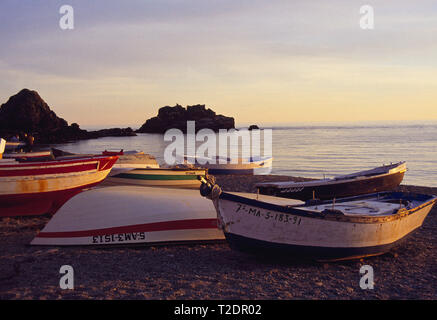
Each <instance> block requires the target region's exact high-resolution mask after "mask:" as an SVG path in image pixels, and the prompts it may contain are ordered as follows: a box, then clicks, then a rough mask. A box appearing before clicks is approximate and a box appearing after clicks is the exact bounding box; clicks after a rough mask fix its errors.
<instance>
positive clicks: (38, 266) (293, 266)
mask: <svg viewBox="0 0 437 320" xmlns="http://www.w3.org/2000/svg"><path fill="white" fill-rule="evenodd" d="M272 180H303V178H292V177H283V176H280V177H278V176H276V177H275V176H253V177H248V176H246V177H244V178H243V179H241V177H238V176H221V177H218V179H217V181H218V183H219V184H220V185H221V186H222V187H223V189H225V190H228V191H254V190H255V189H254V184H255V183H256V182H259V181H272ZM400 189H401V190H408V191H415V192H422V193H429V194H437V188H427V187H414V186H403V185H402V186H401V187H400ZM48 220H49V217H45V216H44V217H20V218H2V219H0V299H196V300H197V299H202V300H203V299H287V300H288V299H436V298H437V250H436V245H437V243H436V236H437V208H434V209H433V210H432V211H431V213H430V214H429V216H428V217H427V219H426V220H425V222H424V225H423V226H422V228H420V229H419V230H418V231H417V232H415V233H414V235H413V236H411V237H410V238H409V239H408V241H406V242H405V243H404V244H403V245H401V246H399V247H398V248H396V249H394V250H393V251H391V252H389V253H387V254H385V255H382V256H378V257H372V258H366V259H363V260H355V261H346V262H335V263H332V262H331V263H321V262H313V261H302V260H293V259H273V260H272V258H267V257H255V256H251V255H248V254H244V253H240V252H238V251H233V250H231V249H230V248H229V247H228V245H227V244H226V242H222V243H215V244H207V245H206V244H202V245H176V246H154V247H147V246H140V247H111V248H101V247H100V248H99V247H41V246H40V247H33V246H29V245H28V244H29V243H30V241H31V240H32V239H33V237H34V236H35V235H36V234H37V232H38V231H39V230H40V229H42V228H43V227H44V225H45V224H46V223H47V221H48ZM366 264H367V265H370V266H372V267H373V269H374V282H375V285H374V289H368V290H363V289H361V288H360V285H359V281H360V277H361V275H360V273H359V270H360V268H361V266H363V265H366ZM62 265H71V266H72V267H73V269H74V289H73V290H63V289H61V288H60V287H59V280H60V278H61V276H62V275H61V274H60V273H59V270H60V267H61V266H62Z"/></svg>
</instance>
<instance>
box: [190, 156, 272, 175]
mask: <svg viewBox="0 0 437 320" xmlns="http://www.w3.org/2000/svg"><path fill="white" fill-rule="evenodd" d="M184 159H185V162H188V163H191V164H195V165H196V166H198V167H202V168H206V169H208V173H209V174H213V175H220V174H238V175H265V174H269V173H270V172H271V171H272V163H273V157H250V158H225V157H220V156H217V157H214V158H208V157H189V156H185V157H184Z"/></svg>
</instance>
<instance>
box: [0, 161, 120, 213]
mask: <svg viewBox="0 0 437 320" xmlns="http://www.w3.org/2000/svg"><path fill="white" fill-rule="evenodd" d="M117 159H118V157H117V156H88V157H77V158H72V159H66V160H53V161H42V162H18V161H11V160H9V159H4V160H0V216H2V217H4V216H22V215H41V214H54V213H55V212H56V210H57V209H59V207H61V206H62V205H63V204H64V203H65V201H67V200H68V199H70V198H71V197H72V196H74V195H75V194H77V193H79V192H80V191H81V190H83V189H84V188H89V187H92V186H95V185H97V184H98V183H100V182H101V181H103V179H105V178H106V176H107V175H108V174H109V172H110V171H111V168H112V166H113V165H114V163H115V162H116V161H117Z"/></svg>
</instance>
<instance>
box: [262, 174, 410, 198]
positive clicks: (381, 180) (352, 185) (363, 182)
mask: <svg viewBox="0 0 437 320" xmlns="http://www.w3.org/2000/svg"><path fill="white" fill-rule="evenodd" d="M404 174H405V172H396V173H393V174H390V175H384V176H379V177H373V178H368V179H367V178H365V179H358V180H354V181H346V182H339V183H335V184H326V185H323V184H322V185H315V186H296V187H293V186H290V188H284V189H281V188H275V187H270V186H266V187H263V186H258V189H259V192H260V193H261V194H265V195H272V196H276V197H283V198H291V199H299V200H310V199H313V197H314V198H315V199H320V200H329V199H334V198H345V197H351V196H358V195H363V194H368V193H375V192H381V191H387V190H393V189H395V188H397V187H398V186H399V185H400V184H401V182H402V180H403V179H404Z"/></svg>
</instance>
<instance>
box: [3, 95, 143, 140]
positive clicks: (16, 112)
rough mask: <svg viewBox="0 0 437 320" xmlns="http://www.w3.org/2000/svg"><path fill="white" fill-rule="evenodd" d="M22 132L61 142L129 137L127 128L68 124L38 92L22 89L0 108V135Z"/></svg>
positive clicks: (129, 130)
mask: <svg viewBox="0 0 437 320" xmlns="http://www.w3.org/2000/svg"><path fill="white" fill-rule="evenodd" d="M24 133H27V134H30V135H32V136H34V137H35V143H63V142H69V141H75V140H83V139H93V138H100V137H106V136H133V135H136V134H135V132H134V131H133V130H132V129H131V128H124V129H120V128H112V129H103V130H99V131H91V132H88V131H87V130H83V129H80V127H79V125H78V124H77V123H73V124H71V125H68V123H67V121H65V120H64V119H62V118H60V117H58V116H57V115H56V113H55V112H53V111H52V110H51V109H50V107H49V106H48V104H47V103H46V102H45V101H44V100H43V99H42V98H41V97H40V95H39V94H38V92H36V91H32V90H29V89H23V90H21V91H20V92H18V93H17V94H16V95H14V96H12V97H10V98H9V100H8V101H7V102H6V103H4V104H3V105H1V107H0V136H2V137H5V138H8V137H11V136H13V135H16V134H19V135H20V136H23V135H24Z"/></svg>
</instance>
